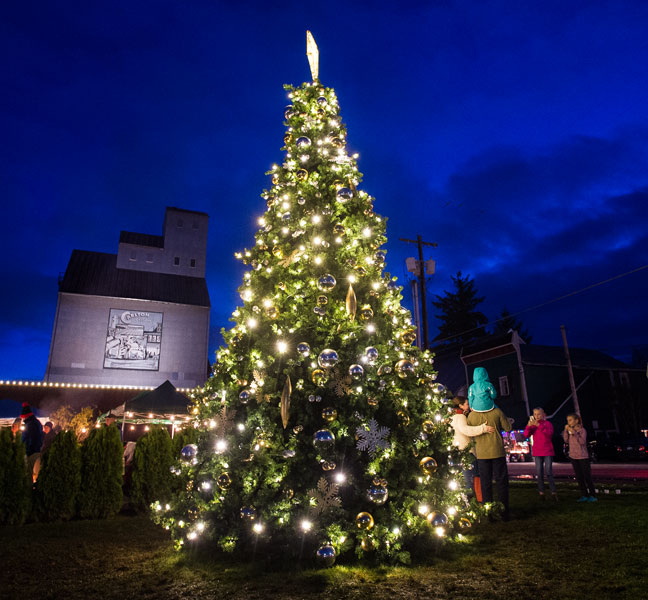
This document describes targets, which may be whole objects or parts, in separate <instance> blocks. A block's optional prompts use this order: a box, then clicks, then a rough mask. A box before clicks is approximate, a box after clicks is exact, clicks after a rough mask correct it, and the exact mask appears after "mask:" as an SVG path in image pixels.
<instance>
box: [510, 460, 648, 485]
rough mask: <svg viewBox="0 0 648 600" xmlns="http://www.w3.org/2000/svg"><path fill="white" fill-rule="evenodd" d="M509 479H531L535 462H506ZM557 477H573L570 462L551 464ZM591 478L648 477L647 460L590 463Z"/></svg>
mask: <svg viewBox="0 0 648 600" xmlns="http://www.w3.org/2000/svg"><path fill="white" fill-rule="evenodd" d="M507 466H508V472H509V479H533V478H534V477H535V464H534V463H532V462H525V463H508V465H507ZM553 472H554V477H556V478H557V479H573V478H574V471H573V469H572V466H571V464H570V463H566V462H560V463H558V462H556V463H554V466H553ZM592 478H593V479H594V480H595V481H597V480H599V481H600V480H615V479H618V480H626V481H627V480H630V481H633V480H637V479H648V462H636V463H592Z"/></svg>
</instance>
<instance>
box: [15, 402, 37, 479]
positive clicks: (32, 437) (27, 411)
mask: <svg viewBox="0 0 648 600" xmlns="http://www.w3.org/2000/svg"><path fill="white" fill-rule="evenodd" d="M20 418H21V419H22V421H23V426H24V427H25V429H24V430H23V432H22V441H23V444H25V454H26V455H27V465H28V467H29V472H30V473H31V475H32V479H33V481H36V478H37V477H38V471H39V469H40V450H41V447H42V445H43V426H42V425H41V422H40V421H39V420H38V419H37V418H36V416H35V415H34V413H33V412H32V410H31V408H30V407H29V404H27V402H23V405H22V411H21V413H20Z"/></svg>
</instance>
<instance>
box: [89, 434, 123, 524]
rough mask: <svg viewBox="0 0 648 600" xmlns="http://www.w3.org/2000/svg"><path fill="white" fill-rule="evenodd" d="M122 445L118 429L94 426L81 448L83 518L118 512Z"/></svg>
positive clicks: (102, 516) (100, 517) (121, 499)
mask: <svg viewBox="0 0 648 600" xmlns="http://www.w3.org/2000/svg"><path fill="white" fill-rule="evenodd" d="M122 470H123V448H122V443H121V436H120V435H119V429H117V427H116V426H115V425H111V426H110V427H100V428H98V429H97V428H93V429H92V431H91V432H90V435H89V436H88V438H87V439H86V440H85V441H84V443H83V446H82V447H81V481H82V486H81V489H80V492H79V500H78V511H79V516H80V517H81V518H84V519H102V518H106V517H112V516H114V515H116V514H117V513H118V512H119V510H120V509H121V507H122V502H123V494H122Z"/></svg>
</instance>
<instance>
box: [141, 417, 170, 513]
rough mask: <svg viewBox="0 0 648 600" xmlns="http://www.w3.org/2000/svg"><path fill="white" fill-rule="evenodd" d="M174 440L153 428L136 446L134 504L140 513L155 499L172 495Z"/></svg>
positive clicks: (163, 431) (164, 498)
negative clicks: (172, 449)
mask: <svg viewBox="0 0 648 600" xmlns="http://www.w3.org/2000/svg"><path fill="white" fill-rule="evenodd" d="M172 464H173V455H172V451H171V437H170V436H169V432H168V431H167V430H166V429H165V428H160V427H154V428H153V429H151V431H149V432H148V433H147V434H146V435H143V436H142V437H141V438H140V439H139V440H138V441H137V445H136V446H135V456H134V458H133V475H132V487H131V502H132V504H133V506H134V507H135V508H136V509H137V510H141V511H145V510H148V508H149V506H150V504H151V503H152V502H154V501H155V500H160V501H164V500H167V499H168V498H169V496H170V493H171V465H172Z"/></svg>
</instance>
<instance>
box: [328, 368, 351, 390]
mask: <svg viewBox="0 0 648 600" xmlns="http://www.w3.org/2000/svg"><path fill="white" fill-rule="evenodd" d="M352 382H353V379H351V376H350V375H346V374H344V373H342V371H340V369H337V368H335V369H333V370H332V371H331V379H330V381H329V387H330V388H333V391H334V392H335V395H336V396H339V397H342V396H346V395H347V394H348V393H349V390H350V389H351V383H352Z"/></svg>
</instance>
